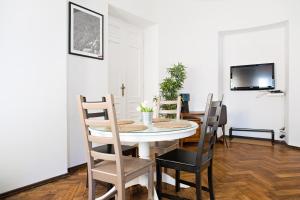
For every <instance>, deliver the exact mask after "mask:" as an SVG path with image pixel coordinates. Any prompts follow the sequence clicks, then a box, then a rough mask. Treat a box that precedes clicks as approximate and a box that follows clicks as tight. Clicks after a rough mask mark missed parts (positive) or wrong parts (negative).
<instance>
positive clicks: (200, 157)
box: [156, 94, 222, 200]
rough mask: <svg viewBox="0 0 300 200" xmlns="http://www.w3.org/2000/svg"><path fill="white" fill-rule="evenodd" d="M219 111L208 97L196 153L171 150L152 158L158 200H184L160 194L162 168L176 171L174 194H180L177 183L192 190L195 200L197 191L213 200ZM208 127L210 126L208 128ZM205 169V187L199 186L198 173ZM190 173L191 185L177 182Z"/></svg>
mask: <svg viewBox="0 0 300 200" xmlns="http://www.w3.org/2000/svg"><path fill="white" fill-rule="evenodd" d="M221 107H222V100H221V101H212V94H209V95H208V98H207V104H206V108H205V116H204V119H203V124H202V128H201V136H200V140H199V143H198V148H197V151H196V152H191V151H187V150H184V149H175V150H173V151H170V152H168V153H166V154H163V155H161V156H158V157H157V158H156V178H157V179H156V180H157V183H156V190H157V195H158V198H159V199H161V198H163V197H164V198H168V199H186V198H181V197H179V196H175V195H171V194H167V193H163V192H162V174H161V170H162V167H165V168H170V169H174V170H175V171H176V175H175V176H176V186H175V188H176V192H179V190H180V183H183V184H186V185H189V186H191V187H195V188H196V199H197V200H201V190H204V191H207V192H209V194H210V199H211V200H214V199H215V197H214V190H213V170H212V167H213V153H214V144H215V142H216V134H217V129H218V125H219V124H218V123H219V119H220V113H221ZM212 108H215V109H216V112H215V114H214V115H213V116H210V115H209V113H210V110H211V109H212ZM208 124H212V125H213V126H211V127H208ZM206 168H207V176H208V187H204V186H202V185H201V172H202V171H203V170H204V169H206ZM181 171H185V172H190V173H194V174H195V177H196V178H195V183H192V182H188V181H185V180H182V179H180V172H181Z"/></svg>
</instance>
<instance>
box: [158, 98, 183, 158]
mask: <svg viewBox="0 0 300 200" xmlns="http://www.w3.org/2000/svg"><path fill="white" fill-rule="evenodd" d="M164 105H176V109H173V110H166V109H162V107H163V106H164ZM180 113H181V97H180V96H178V97H177V100H174V101H162V100H161V99H160V98H159V99H158V100H157V103H156V116H155V117H157V118H159V117H160V116H167V115H176V116H175V119H176V120H180ZM179 146H180V145H179V140H173V141H165V142H155V143H154V147H153V148H152V151H153V152H154V154H155V157H157V156H158V155H161V154H164V153H167V152H169V151H171V150H173V149H176V148H179Z"/></svg>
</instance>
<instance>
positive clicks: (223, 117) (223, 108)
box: [209, 105, 228, 148]
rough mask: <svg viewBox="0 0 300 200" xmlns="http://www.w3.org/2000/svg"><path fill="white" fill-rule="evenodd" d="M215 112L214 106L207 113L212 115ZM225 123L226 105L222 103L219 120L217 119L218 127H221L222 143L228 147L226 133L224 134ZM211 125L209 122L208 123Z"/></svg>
mask: <svg viewBox="0 0 300 200" xmlns="http://www.w3.org/2000/svg"><path fill="white" fill-rule="evenodd" d="M215 112H216V109H215V108H212V109H211V111H210V114H209V115H214V114H215ZM226 124H227V107H226V105H222V109H221V114H220V120H219V127H220V128H222V134H223V135H222V137H223V143H224V144H225V145H226V147H227V148H228V144H227V140H226V135H225V126H226ZM209 126H211V124H209Z"/></svg>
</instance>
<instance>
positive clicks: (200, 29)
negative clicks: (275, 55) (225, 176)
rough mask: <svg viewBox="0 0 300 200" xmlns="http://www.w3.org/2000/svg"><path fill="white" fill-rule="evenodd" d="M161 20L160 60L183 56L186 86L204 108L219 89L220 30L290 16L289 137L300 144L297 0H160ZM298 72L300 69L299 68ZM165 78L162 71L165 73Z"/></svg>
mask: <svg viewBox="0 0 300 200" xmlns="http://www.w3.org/2000/svg"><path fill="white" fill-rule="evenodd" d="M156 4H157V9H156V13H157V16H156V19H155V20H156V22H157V23H158V25H159V35H158V37H159V66H160V67H161V69H160V74H161V76H162V75H163V74H164V72H165V68H166V67H168V66H170V65H171V64H173V63H176V62H178V61H180V62H183V63H184V64H185V65H187V67H188V78H187V81H186V84H185V88H184V89H183V91H184V92H189V93H191V102H190V103H191V104H190V108H191V110H203V108H204V105H205V99H206V96H207V94H208V93H209V92H213V93H214V94H218V91H219V78H218V73H219V72H218V65H219V55H218V54H219V45H218V42H219V38H218V33H219V32H220V31H227V30H236V29H246V28H252V27H257V26H264V25H268V24H274V23H278V22H282V21H286V20H288V21H289V29H290V31H289V47H288V52H289V55H290V56H289V60H288V63H289V66H290V67H289V71H288V73H289V83H288V85H289V91H288V94H289V98H288V99H287V101H288V102H287V104H288V106H287V107H288V109H287V110H286V111H285V112H286V114H287V115H288V119H289V121H288V132H289V137H288V143H289V144H290V145H295V146H300V136H299V135H300V134H298V132H299V131H300V130H299V129H300V127H299V126H298V125H297V119H299V117H300V114H299V113H300V107H299V104H298V103H296V102H299V99H300V95H299V92H297V88H299V86H300V81H299V78H297V75H296V74H297V72H299V67H298V66H299V62H300V58H299V56H297V53H298V52H299V48H300V44H299V43H300V39H299V37H298V36H297V35H299V31H300V28H299V27H300V23H299V21H300V20H299V18H300V16H299V15H300V14H299V8H300V2H299V1H297V0H252V1H240V0H226V1H225V0H224V1H223V0H219V1H195V0H186V1H182V0H164V1H159V0H156ZM298 74H299V73H298ZM161 78H162V77H161Z"/></svg>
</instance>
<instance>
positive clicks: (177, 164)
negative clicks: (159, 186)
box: [156, 149, 209, 171]
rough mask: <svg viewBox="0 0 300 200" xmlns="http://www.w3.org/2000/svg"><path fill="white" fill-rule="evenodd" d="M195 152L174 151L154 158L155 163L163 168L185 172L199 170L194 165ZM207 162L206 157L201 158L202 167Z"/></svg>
mask: <svg viewBox="0 0 300 200" xmlns="http://www.w3.org/2000/svg"><path fill="white" fill-rule="evenodd" d="M196 156H197V153H196V152H191V151H186V150H184V149H174V150H172V151H170V152H168V153H165V154H163V155H160V156H158V157H157V158H156V161H157V162H159V163H160V165H161V166H165V167H168V168H173V169H180V170H186V171H194V170H195V168H199V166H197V164H196ZM208 161H209V159H208V157H207V156H203V157H202V164H201V165H202V166H203V165H205V164H207V163H208Z"/></svg>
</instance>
